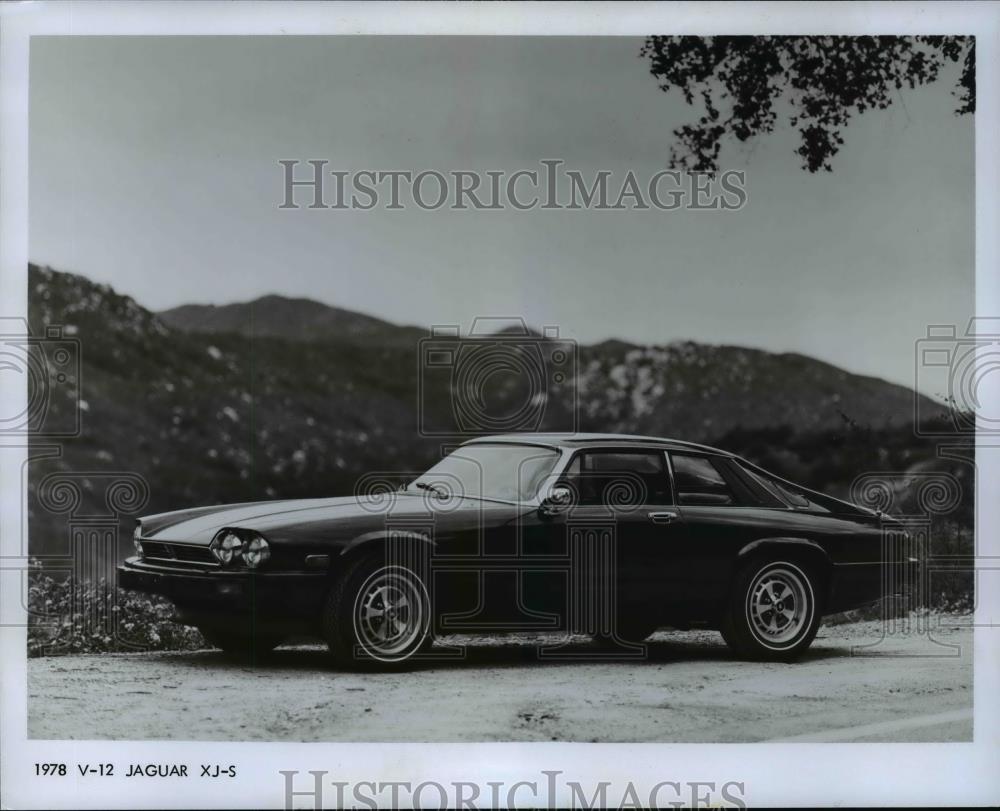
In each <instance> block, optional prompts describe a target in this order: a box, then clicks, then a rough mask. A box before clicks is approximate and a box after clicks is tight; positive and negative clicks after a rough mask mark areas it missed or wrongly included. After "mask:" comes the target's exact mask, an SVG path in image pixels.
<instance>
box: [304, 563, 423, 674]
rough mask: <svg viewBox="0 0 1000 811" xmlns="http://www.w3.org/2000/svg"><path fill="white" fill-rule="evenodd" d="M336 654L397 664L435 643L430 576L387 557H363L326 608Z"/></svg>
mask: <svg viewBox="0 0 1000 811" xmlns="http://www.w3.org/2000/svg"><path fill="white" fill-rule="evenodd" d="M323 632H324V636H325V637H326V642H327V645H329V647H330V652H331V653H332V654H333V657H334V659H336V660H337V662H339V663H340V664H346V665H352V666H357V667H368V668H381V669H391V668H397V667H400V666H401V665H403V664H404V663H407V662H408V661H409V660H411V659H412V658H413V657H414V656H415V655H416V654H417V653H419V652H420V651H421V650H422V649H424V648H426V647H427V646H428V645H430V643H431V605H430V597H429V595H428V592H427V587H426V585H425V583H424V579H423V578H422V577H421V576H420V574H418V573H417V572H416V571H414V570H413V569H412V568H410V567H408V566H405V565H400V564H395V563H393V564H388V563H386V562H385V561H384V560H383V559H381V558H376V557H373V558H366V559H363V560H360V561H358V562H357V563H355V564H354V565H353V566H351V567H350V569H349V570H348V571H347V572H345V574H344V575H343V577H342V578H341V579H340V580H338V581H337V583H335V584H334V586H333V588H332V589H331V590H330V596H329V597H328V598H327V602H326V607H325V609H324V612H323Z"/></svg>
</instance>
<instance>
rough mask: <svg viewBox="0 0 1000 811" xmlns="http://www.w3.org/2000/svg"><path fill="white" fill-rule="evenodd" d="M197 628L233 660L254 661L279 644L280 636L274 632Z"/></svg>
mask: <svg viewBox="0 0 1000 811" xmlns="http://www.w3.org/2000/svg"><path fill="white" fill-rule="evenodd" d="M198 630H199V631H201V635H202V636H203V637H205V641H207V642H208V643H209V644H210V645H212V647H215V648H219V649H220V650H222V652H223V653H224V654H226V656H227V657H228V658H230V659H232V660H234V661H241V662H251V663H252V662H256V661H257V660H259V659H260V658H262V657H263V656H265V655H266V654H268V653H270V652H271V651H272V650H274V649H275V648H276V647H278V645H280V644H281V641H282V638H281V637H280V636H276V635H274V634H249V633H241V632H238V631H221V630H219V629H217V628H206V627H202V626H199V627H198Z"/></svg>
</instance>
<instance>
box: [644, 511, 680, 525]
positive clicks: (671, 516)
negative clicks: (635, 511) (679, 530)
mask: <svg viewBox="0 0 1000 811" xmlns="http://www.w3.org/2000/svg"><path fill="white" fill-rule="evenodd" d="M647 515H648V517H649V520H650V521H652V522H653V523H654V524H669V523H670V522H671V521H676V520H677V513H675V512H669V511H664V512H655V513H647Z"/></svg>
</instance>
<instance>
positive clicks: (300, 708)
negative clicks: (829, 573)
mask: <svg viewBox="0 0 1000 811" xmlns="http://www.w3.org/2000/svg"><path fill="white" fill-rule="evenodd" d="M930 622H931V623H932V625H933V626H934V627H933V630H932V631H930V633H928V632H927V631H926V630H924V632H917V631H916V630H915V629H913V628H911V629H910V631H909V632H908V633H907V632H901V629H899V628H897V629H896V631H895V632H894V633H891V634H889V635H888V636H886V637H885V638H884V639H883V626H882V624H881V623H878V622H863V623H856V624H851V625H837V626H833V627H827V628H822V629H820V633H819V636H818V638H817V640H816V641H815V642H814V643H813V647H812V648H811V649H810V651H809V652H808V653H807V655H806V656H805V657H804V658H803V659H802V660H801V661H800V662H798V663H796V664H792V665H784V664H760V663H753V662H742V661H738V660H736V659H734V658H733V657H732V656H731V655H730V653H729V651H728V649H727V648H726V647H725V645H724V644H723V642H722V639H721V638H720V637H719V635H718V634H716V633H714V632H707V631H705V632H688V633H668V632H661V633H658V634H656V635H655V636H654V637H652V639H651V641H650V642H649V643H648V644H647V655H646V657H645V659H643V660H639V661H635V660H632V661H606V660H601V659H600V658H598V656H599V654H598V650H597V649H596V648H595V647H594V646H593V645H592V644H591V643H590V642H589V641H587V640H583V639H581V640H573V641H571V642H570V643H569V644H567V645H565V646H564V647H563V648H562V649H561V650H562V652H563V653H565V654H568V655H570V656H571V657H575V659H569V660H567V659H548V658H546V659H544V660H541V661H540V660H539V658H538V655H537V652H536V651H537V642H538V640H537V639H529V638H518V639H510V638H492V639H486V640H465V639H461V638H457V637H452V638H449V639H448V640H447V641H448V642H451V643H455V644H457V643H469V644H468V647H467V648H466V651H465V655H464V657H463V658H462V659H460V660H457V661H451V662H447V663H445V662H438V663H431V664H425V665H422V666H420V667H419V668H417V669H415V670H413V671H410V672H406V673H395V674H375V673H369V674H365V673H354V672H346V671H338V670H335V669H333V668H331V667H330V665H329V664H328V662H327V659H326V657H325V650H324V649H321V648H319V647H293V648H280V649H278V650H277V651H275V652H274V653H273V654H272V655H271V656H270V657H269V658H268V659H267V661H266V662H264V663H263V664H261V665H258V666H257V667H256V668H250V667H241V666H239V665H234V664H231V663H229V662H227V661H226V660H225V659H224V658H223V657H222V655H221V654H220V653H219V652H218V651H211V650H205V651H195V652H193V653H149V654H122V655H118V654H115V655H92V656H53V657H46V658H41V659H31V660H29V662H28V686H29V690H30V695H31V697H30V705H29V714H28V726H29V735H30V737H32V738H55V739H64V738H76V739H108V738H120V739H171V740H287V741H390V740H391V741H535V740H541V741H548V740H554V741H674V742H716V741H718V742H726V741H728V742H737V741H763V740H775V739H795V740H814V741H815V740H823V741H962V740H971V738H972V633H971V630H970V629H969V627H968V623H967V620H966V619H965V618H955V619H952V618H944V619H934V620H932V621H930ZM902 630H903V631H905V629H902ZM880 640H881V641H880ZM547 641H548V642H551V641H552V640H547ZM254 696H257V697H260V698H261V700H253V697H254Z"/></svg>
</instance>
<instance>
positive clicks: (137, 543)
mask: <svg viewBox="0 0 1000 811" xmlns="http://www.w3.org/2000/svg"><path fill="white" fill-rule="evenodd" d="M132 546H134V547H135V553H136V554H137V555H138V556H139V557H140V558H141V557H142V527H141V526H139V525H138V524H136V525H135V532H133V533H132Z"/></svg>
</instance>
